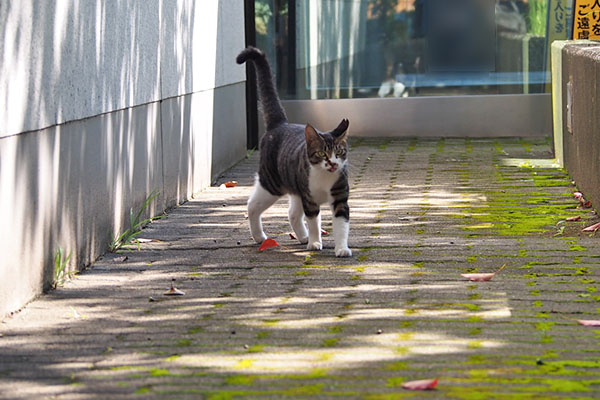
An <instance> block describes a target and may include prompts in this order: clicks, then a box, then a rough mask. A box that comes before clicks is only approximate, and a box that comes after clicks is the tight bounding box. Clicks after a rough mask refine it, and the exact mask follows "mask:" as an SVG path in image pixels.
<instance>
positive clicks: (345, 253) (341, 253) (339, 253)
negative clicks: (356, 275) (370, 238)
mask: <svg viewBox="0 0 600 400" xmlns="http://www.w3.org/2000/svg"><path fill="white" fill-rule="evenodd" d="M335 256H336V257H352V250H350V249H349V248H348V247H342V248H339V249H335Z"/></svg>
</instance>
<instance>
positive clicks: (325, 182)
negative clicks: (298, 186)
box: [308, 167, 340, 205]
mask: <svg viewBox="0 0 600 400" xmlns="http://www.w3.org/2000/svg"><path fill="white" fill-rule="evenodd" d="M339 176H340V175H339V172H334V173H332V172H329V171H325V170H323V169H321V168H316V167H311V169H310V175H309V180H308V188H309V190H310V196H311V198H312V200H313V201H314V202H315V203H317V204H319V205H320V204H323V203H331V202H332V201H333V198H332V197H331V187H332V186H333V184H334V183H335V182H336V181H337V180H338V178H339Z"/></svg>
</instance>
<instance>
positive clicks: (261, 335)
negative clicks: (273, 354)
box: [256, 331, 271, 339]
mask: <svg viewBox="0 0 600 400" xmlns="http://www.w3.org/2000/svg"><path fill="white" fill-rule="evenodd" d="M270 335H271V332H266V331H261V332H258V333H257V334H256V338H257V339H266V338H268V337H269V336H270Z"/></svg>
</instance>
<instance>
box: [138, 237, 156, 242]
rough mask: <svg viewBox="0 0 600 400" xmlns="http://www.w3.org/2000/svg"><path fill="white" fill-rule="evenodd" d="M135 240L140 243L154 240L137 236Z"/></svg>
mask: <svg viewBox="0 0 600 400" xmlns="http://www.w3.org/2000/svg"><path fill="white" fill-rule="evenodd" d="M137 241H138V242H140V243H150V242H154V239H144V238H138V239H137Z"/></svg>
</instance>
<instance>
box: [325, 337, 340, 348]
mask: <svg viewBox="0 0 600 400" xmlns="http://www.w3.org/2000/svg"><path fill="white" fill-rule="evenodd" d="M339 341H340V339H338V338H327V339H323V342H322V343H321V346H322V347H335V346H337V344H338V342H339Z"/></svg>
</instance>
